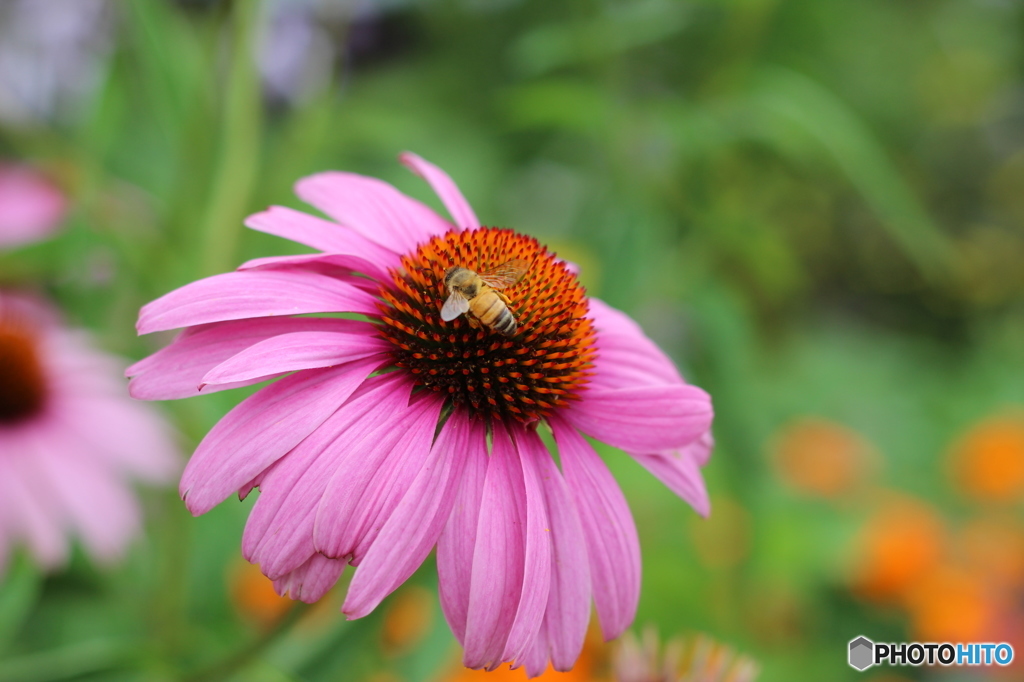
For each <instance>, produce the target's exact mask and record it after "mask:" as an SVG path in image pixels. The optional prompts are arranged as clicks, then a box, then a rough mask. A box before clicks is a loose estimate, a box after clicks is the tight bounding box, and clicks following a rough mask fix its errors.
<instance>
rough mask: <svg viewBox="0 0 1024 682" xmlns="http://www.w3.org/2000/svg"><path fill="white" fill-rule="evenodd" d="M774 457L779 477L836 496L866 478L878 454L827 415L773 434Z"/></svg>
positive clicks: (809, 490)
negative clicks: (825, 417) (826, 417)
mask: <svg viewBox="0 0 1024 682" xmlns="http://www.w3.org/2000/svg"><path fill="white" fill-rule="evenodd" d="M771 453H772V461H773V463H774V464H775V470H776V472H777V473H778V475H779V477H780V478H781V479H782V480H783V481H785V482H786V483H787V484H788V485H790V486H791V487H793V488H795V489H796V490H798V491H800V492H802V493H805V494H807V495H813V496H817V497H824V498H828V499H831V498H836V497H840V496H842V495H845V494H847V493H849V492H850V491H852V490H853V489H855V488H856V487H857V486H858V485H859V484H860V483H862V482H863V481H864V479H865V478H866V476H867V474H868V473H869V471H870V469H871V468H872V465H873V463H874V460H875V459H876V456H875V454H874V450H873V449H872V447H871V445H870V443H868V442H867V440H865V439H864V438H863V437H861V436H860V435H859V434H858V433H857V432H855V431H853V430H852V429H849V428H847V427H845V426H843V425H842V424H838V423H836V422H833V421H829V420H827V419H820V418H816V417H806V418H801V419H798V420H796V421H794V422H791V423H790V424H788V425H787V426H785V427H783V428H782V429H781V430H780V431H779V432H778V433H777V434H776V435H775V437H774V438H773V442H772V445H771Z"/></svg>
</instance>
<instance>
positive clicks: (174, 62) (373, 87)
mask: <svg viewBox="0 0 1024 682" xmlns="http://www.w3.org/2000/svg"><path fill="white" fill-rule="evenodd" d="M30 5H31V6H34V7H35V9H31V10H30V9H29V6H30ZM40 7H45V10H41V9H40ZM34 32H35V33H34ZM1022 35H1024V4H1022V3H1020V2H1019V1H1018V0H827V1H826V0H691V1H679V2H674V1H671V0H629V1H612V0H605V1H599V0H569V1H567V2H562V3H554V2H545V1H542V0H438V1H433V2H413V1H411V0H379V1H376V2H375V1H372V0H366V1H364V2H355V1H351V2H349V1H342V0H338V1H335V2H331V1H329V0H320V1H317V0H294V1H290V2H289V1H286V0H268V1H266V2H259V1H257V0H253V1H251V2H250V1H248V0H235V1H234V2H229V1H228V0H206V1H204V0H188V1H186V0H179V1H177V2H172V1H171V0H134V1H132V0H123V1H117V0H111V1H109V2H102V1H95V2H93V1H91V0H81V2H79V1H78V0H3V1H2V2H0V157H2V158H4V159H5V160H7V161H21V162H27V163H31V164H33V165H35V166H36V167H38V168H40V169H42V170H43V171H44V172H45V173H47V174H48V175H50V176H51V177H52V178H53V179H54V180H55V181H57V182H58V183H59V184H60V185H61V186H62V187H63V189H64V190H65V191H66V192H67V193H68V195H69V197H70V199H71V202H72V203H71V206H72V207H71V211H70V214H69V217H68V219H67V224H66V228H65V229H64V231H63V232H62V233H61V234H60V235H59V236H58V237H56V238H55V239H53V240H51V241H49V242H47V243H44V244H39V245H35V246H31V247H27V248H24V249H21V250H18V251H15V252H9V253H4V254H2V255H0V282H2V283H4V284H7V285H10V284H17V285H19V286H25V285H26V283H31V284H34V285H35V286H39V287H45V289H46V291H47V292H48V293H49V294H50V295H51V296H53V297H54V298H55V299H56V300H58V301H59V302H60V304H61V305H62V307H63V309H64V310H65V312H66V315H67V317H68V319H69V320H71V321H73V322H74V323H75V324H78V325H80V326H84V327H87V328H89V329H91V330H92V331H93V332H94V333H95V334H96V335H97V336H98V338H99V339H100V343H101V345H103V346H104V347H105V348H107V349H109V350H111V351H114V352H117V353H119V354H121V355H123V356H125V357H126V358H137V357H141V356H143V355H145V354H147V353H149V352H152V351H153V350H155V349H156V348H158V347H160V346H161V345H163V344H164V343H166V341H167V337H164V338H145V339H141V340H140V339H137V338H136V337H135V334H134V329H133V324H134V319H135V315H136V313H137V310H138V308H139V306H140V305H141V304H143V303H145V302H146V301H148V300H151V299H152V298H155V297H156V296H159V295H161V294H163V293H165V292H167V291H169V290H170V289H172V288H174V287H177V286H180V285H182V284H185V283H186V282H189V281H191V280H193V279H195V278H197V277H200V276H204V275H208V274H213V273H216V272H221V271H224V270H227V269H230V268H233V267H234V266H235V265H237V264H238V263H240V262H241V261H242V260H243V259H245V258H250V257H258V256H268V255H279V254H283V253H289V252H296V250H297V248H298V247H296V246H295V245H293V244H290V243H287V242H284V241H283V240H279V239H275V238H273V237H269V236H265V235H260V234H256V233H252V232H248V231H245V230H243V228H242V219H243V218H244V216H246V215H247V214H249V213H252V212H255V211H257V210H260V209H262V208H264V207H266V206H267V205H268V204H272V203H278V204H285V205H292V206H297V205H298V204H297V203H296V200H295V199H294V197H293V195H292V193H291V184H292V182H294V181H295V180H296V179H297V178H299V177H301V176H303V175H306V174H309V173H312V172H315V171H320V170H325V169H332V168H333V169H344V170H349V171H355V172H359V173H364V174H367V175H373V176H377V177H381V178H384V179H386V180H388V181H389V182H392V183H394V184H395V185H396V186H397V187H398V188H399V189H401V190H402V191H404V192H407V193H409V194H411V195H413V196H415V197H417V198H420V199H422V200H423V201H425V202H427V203H428V204H429V205H431V206H434V207H437V208H438V209H440V205H439V203H438V202H437V200H436V198H435V197H434V196H433V195H432V194H431V193H430V191H429V188H427V187H426V185H425V184H424V183H423V182H422V181H421V180H419V179H418V178H415V177H413V176H412V175H411V174H409V173H408V172H407V171H406V170H405V169H404V168H402V167H401V166H400V165H399V164H398V163H397V162H396V156H397V154H398V153H399V152H401V151H404V150H411V151H415V152H416V153H418V154H420V155H422V156H424V157H425V158H427V159H429V160H431V161H433V162H434V163H437V164H438V165H440V166H441V167H443V168H444V169H445V170H447V171H448V172H449V173H450V174H451V175H452V177H453V178H454V179H455V180H456V182H458V183H459V185H460V187H461V188H462V190H463V192H464V194H465V195H466V196H467V198H468V199H469V201H470V202H471V203H472V204H473V206H474V207H475V209H476V212H477V214H478V215H479V216H480V218H481V220H482V221H483V222H484V223H485V224H487V225H496V226H507V227H513V228H515V229H517V230H520V231H523V232H526V233H529V234H532V235H535V236H537V237H538V238H540V239H541V240H542V241H544V242H546V243H548V244H549V245H550V246H551V247H552V248H553V249H555V250H556V251H557V252H558V253H559V255H561V256H563V257H565V258H567V259H569V260H572V261H575V262H577V263H579V264H580V266H581V267H582V274H581V278H582V280H583V282H584V284H585V285H586V286H587V287H588V289H589V291H590V293H591V294H593V295H595V296H598V297H601V298H603V299H605V300H607V301H608V302H609V303H611V304H613V305H615V306H617V307H620V308H622V309H624V310H626V311H627V312H629V313H630V314H631V315H633V316H634V317H635V318H636V319H638V320H639V321H640V323H641V324H642V325H643V327H644V328H645V330H646V331H647V332H648V334H649V335H650V336H651V337H652V338H654V339H655V341H657V342H658V343H659V344H660V345H661V346H662V347H663V348H665V349H666V350H667V351H668V352H669V353H670V355H672V356H673V358H674V359H675V360H676V361H677V362H678V363H679V365H680V367H681V368H682V369H683V371H684V373H685V374H686V375H687V377H688V378H689V379H690V380H692V381H693V382H694V383H697V384H699V385H700V386H702V387H704V388H706V389H707V390H709V392H710V393H711V394H712V396H713V398H714V401H715V406H716V414H717V418H716V421H715V435H716V438H717V442H718V446H717V448H716V450H715V453H714V456H713V457H712V460H711V463H710V465H709V467H708V468H707V469H706V472H707V475H708V483H709V488H710V492H711V499H712V505H713V511H712V517H711V519H710V520H707V521H704V520H701V519H699V518H698V517H697V516H696V514H694V513H693V512H692V511H691V510H690V509H689V508H688V507H687V506H686V505H685V504H684V503H682V502H681V501H679V500H678V499H676V498H675V497H674V496H673V495H672V494H671V493H669V492H668V491H667V490H666V489H664V488H663V487H662V486H661V485H660V484H659V483H658V482H657V481H656V480H654V479H653V478H652V477H650V476H648V475H647V474H646V473H645V472H644V471H643V470H642V469H641V468H640V467H639V466H636V465H635V464H634V463H633V462H631V461H627V458H626V457H624V456H622V455H621V453H616V452H613V451H610V450H609V451H606V452H603V453H602V454H604V455H606V461H608V463H609V465H610V466H611V467H612V468H613V471H614V472H615V474H616V476H617V477H618V478H619V480H620V482H621V483H622V486H623V488H624V489H625V492H626V496H627V498H628V499H629V500H630V503H631V506H632V509H633V511H634V514H635V517H636V521H637V525H638V528H639V532H640V537H641V544H642V548H643V558H644V587H643V593H642V597H641V602H640V610H639V613H638V616H637V626H638V627H641V626H643V625H645V624H653V625H654V626H656V627H657V628H658V630H659V631H660V632H661V633H662V634H663V635H664V636H670V635H673V634H677V633H681V634H685V633H692V632H703V633H707V634H709V635H711V636H713V637H715V638H716V639H718V640H719V641H722V642H725V643H728V644H729V645H731V646H733V647H735V648H737V649H739V650H741V651H744V652H746V653H748V654H749V655H751V656H753V657H754V658H756V659H757V660H758V661H759V663H760V665H761V667H762V675H761V677H760V679H761V680H762V681H763V682H783V681H791V680H837V681H839V680H855V679H871V680H875V681H877V682H882V680H886V681H888V682H895V680H925V679H943V680H968V679H997V678H998V679H1021V677H1020V676H1021V675H1022V674H1024V673H1021V672H1020V671H1021V670H1022V668H1019V667H1015V669H1014V670H1010V671H1003V673H1004V674H1003V675H1002V677H992V678H989V677H986V676H985V675H984V674H983V673H981V672H977V671H970V670H968V671H967V672H965V671H959V672H952V673H950V672H949V671H937V670H927V669H912V668H907V669H903V670H895V671H894V672H898V673H899V676H895V675H893V674H889V675H887V676H886V675H881V674H878V673H876V674H874V675H872V674H870V671H869V673H864V674H861V673H856V672H855V671H853V670H852V669H850V668H849V667H848V666H847V664H846V643H847V641H848V640H850V639H852V638H853V637H855V636H857V635H862V634H863V635H867V636H869V637H871V638H872V639H874V640H876V641H904V640H912V639H924V640H938V641H944V640H952V641H1010V642H1014V643H1018V644H1019V646H1018V655H1024V648H1022V647H1024V636H1022V633H1024V600H1022V588H1024V530H1022V528H1024V517H1022V515H1021V506H1020V501H1021V499H1022V498H1024V418H1022V417H1021V414H1022V412H1021V411H1020V410H1024V408H1022V407H1021V406H1024V316H1022V314H1021V313H1022V311H1024V191H1022V190H1024V80H1022V68H1024V50H1022V47H1024V43H1022V40H1021V37H1022ZM12 55H13V56H12ZM243 395H245V392H244V391H231V392H227V393H220V394H215V395H211V396H206V397H202V398H196V399H192V400H190V401H183V402H181V403H180V404H167V405H164V406H163V407H164V408H165V412H166V413H167V414H168V415H169V416H170V417H171V418H173V419H174V420H175V423H176V424H177V426H178V428H179V429H180V431H181V433H182V434H183V435H182V442H183V452H186V453H187V452H190V451H191V448H192V447H194V445H195V443H196V442H198V439H199V438H201V437H202V435H203V434H204V433H205V432H206V431H207V430H208V429H209V427H210V426H211V425H212V424H214V423H215V422H216V421H217V419H218V418H219V417H220V416H222V415H223V414H224V412H225V411H226V410H227V409H229V408H230V407H231V406H232V405H233V404H235V403H236V402H237V401H239V400H240V399H241V398H242V397H243ZM251 503H252V500H251V499H250V500H248V501H247V502H246V503H238V502H235V501H232V500H229V501H228V502H226V503H224V504H222V505H221V506H220V507H218V508H217V509H216V510H214V511H213V512H211V513H210V514H208V515H206V516H204V517H202V518H199V519H192V518H191V517H190V516H189V515H188V513H187V512H186V511H185V509H184V507H183V505H182V504H181V503H180V501H179V500H178V499H177V496H176V494H175V492H174V491H173V490H166V491H162V490H160V491H157V490H152V491H148V492H147V493H146V508H147V513H148V521H147V524H148V526H147V527H148V534H147V536H146V537H145V538H143V539H141V540H140V541H138V542H137V543H136V545H135V548H134V550H133V552H132V553H131V555H130V557H129V559H128V560H127V561H126V562H125V563H124V564H123V565H121V566H119V567H116V568H114V569H112V570H103V569H99V568H96V567H93V566H92V565H91V564H90V563H89V562H88V561H87V560H86V558H85V557H84V556H81V555H79V556H76V559H75V560H74V561H73V563H72V565H71V566H70V567H69V568H68V569H67V570H66V571H63V572H60V573H57V574H55V575H49V576H41V575H39V574H38V572H37V571H36V570H35V569H34V568H33V567H32V566H31V565H30V563H29V562H28V561H27V560H23V561H21V562H19V563H17V564H15V566H14V567H13V568H12V569H11V570H10V571H9V572H8V574H7V575H6V577H5V578H4V584H3V586H2V587H0V680H19V681H23V680H63V679H89V680H107V679H110V680H149V679H153V680H176V679H186V678H188V679H222V678H225V677H232V676H233V679H238V680H268V681H277V680H282V681H283V680H309V681H310V682H313V681H319V680H343V679H346V680H347V679H371V678H372V679H375V680H380V681H398V680H444V679H456V677H455V676H456V675H457V669H458V657H459V652H458V650H457V647H456V646H455V644H454V641H453V639H452V637H451V635H450V633H449V632H448V630H447V628H446V627H445V626H444V623H443V619H442V618H441V616H440V614H439V608H438V606H437V604H436V597H434V596H430V597H429V598H425V597H424V596H423V595H432V593H433V592H434V591H435V587H434V584H435V583H436V577H435V571H434V568H433V565H432V562H430V561H428V563H427V565H426V566H425V567H424V569H423V570H421V571H420V572H419V573H418V574H417V577H416V578H415V579H414V580H413V585H412V586H411V587H410V588H409V589H407V590H404V591H402V592H400V593H399V594H397V595H396V596H394V597H392V598H391V599H390V600H389V601H388V602H386V603H385V608H384V609H383V611H382V613H381V614H377V615H374V616H371V617H370V618H368V619H367V620H366V621H358V622H354V623H346V622H344V621H343V620H342V618H341V616H340V615H339V614H337V613H336V607H337V605H338V600H337V599H334V600H333V601H332V602H331V600H328V601H329V602H331V603H330V604H329V606H330V607H331V608H325V609H322V608H319V607H314V608H313V610H312V612H310V613H307V614H304V615H303V616H302V619H301V621H300V622H299V623H298V625H297V626H296V627H295V628H294V629H292V630H291V631H290V632H289V633H287V634H281V633H280V632H279V630H282V629H283V628H282V626H281V623H280V621H278V620H276V619H277V618H278V614H279V613H280V611H281V609H280V606H279V605H278V604H277V602H276V601H275V600H274V598H272V597H268V596H267V595H266V594H265V588H266V587H267V586H266V585H263V584H261V583H260V582H259V581H260V580H262V579H261V578H259V577H258V576H253V575H252V574H250V573H246V572H245V571H244V568H243V567H242V565H241V559H240V556H239V555H240V552H239V544H240V536H241V528H242V525H243V523H244V519H245V517H246V515H247V513H248V509H249V507H250V506H251ZM261 590H262V591H261ZM337 591H338V590H336V592H337ZM332 609H334V611H332ZM285 618H288V616H285ZM261 638H263V639H265V640H266V642H268V644H267V645H266V646H262V641H261ZM239 652H240V654H241V655H239ZM588 652H589V653H588V654H587V662H586V666H587V669H588V670H590V672H589V673H587V674H589V675H591V677H589V678H584V677H583V676H582V674H580V675H577V676H576V677H575V678H573V679H608V677H607V673H606V672H605V663H604V661H605V660H606V658H607V655H608V654H607V650H606V649H605V648H603V647H601V646H598V645H594V646H593V647H592V648H590V649H588ZM236 657H237V658H236ZM190 676H191V677H190ZM459 679H461V678H459ZM467 679H468V678H467ZM473 679H476V678H473ZM492 679H494V680H498V679H507V678H504V677H499V676H498V675H497V674H495V675H494V676H493V677H492ZM566 679H569V677H568V676H566Z"/></svg>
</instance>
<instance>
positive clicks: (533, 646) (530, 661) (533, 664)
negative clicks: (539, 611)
mask: <svg viewBox="0 0 1024 682" xmlns="http://www.w3.org/2000/svg"><path fill="white" fill-rule="evenodd" d="M549 658H551V647H550V646H549V644H548V633H547V631H546V628H545V629H542V630H541V632H539V633H538V634H537V636H536V637H534V638H533V641H532V642H531V643H530V647H529V648H528V649H527V650H526V654H525V655H524V656H523V657H522V659H521V660H520V661H516V662H517V663H522V664H523V667H524V668H526V675H527V676H528V677H539V676H541V675H543V674H544V671H545V670H547V669H548V659H549Z"/></svg>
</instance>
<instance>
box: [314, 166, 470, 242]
mask: <svg viewBox="0 0 1024 682" xmlns="http://www.w3.org/2000/svg"><path fill="white" fill-rule="evenodd" d="M295 193H296V194H297V195H299V198H300V199H302V200H303V201H305V202H306V203H308V204H311V205H313V206H315V207H316V208H318V209H320V210H321V211H323V212H324V213H326V214H327V215H329V216H330V217H331V218H333V219H334V220H337V221H338V222H339V223H341V224H342V225H344V226H346V227H350V228H352V229H353V230H355V231H356V232H358V233H359V234H361V235H363V236H364V237H366V238H367V239H371V240H373V241H375V242H376V243H378V244H380V245H381V246H384V247H386V248H388V249H391V250H392V251H394V252H396V253H409V252H410V251H412V250H413V249H414V248H416V246H417V245H418V244H421V243H422V242H425V241H427V240H428V239H430V238H431V237H433V236H436V235H439V234H444V233H445V232H448V231H449V230H450V229H452V226H451V225H450V224H449V223H448V222H447V221H446V220H443V219H442V218H441V217H440V216H439V215H437V214H436V213H434V212H433V211H431V210H430V209H429V208H427V207H426V206H424V205H423V204H421V203H420V202H418V201H416V200H415V199H412V198H411V197H407V196H406V195H404V194H402V193H401V192H399V191H398V190H397V189H395V188H394V187H392V186H391V185H389V184H388V183H386V182H384V181H382V180H377V179H376V178H369V177H366V176H363V175H356V174H355V173H342V172H338V171H331V172H327V173H319V174H317V175H311V176H310V177H308V178H303V179H302V180H299V181H298V182H297V183H296V184H295Z"/></svg>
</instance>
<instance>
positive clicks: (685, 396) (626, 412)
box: [564, 384, 713, 452]
mask: <svg viewBox="0 0 1024 682" xmlns="http://www.w3.org/2000/svg"><path fill="white" fill-rule="evenodd" d="M712 414H713V413H712V410H711V399H710V398H709V397H708V394H707V393H705V392H704V391H703V390H701V389H699V388H697V387H696V386H690V385H687V384H663V385H658V386H654V385H651V386H633V387H631V388H616V389H604V388H591V389H589V390H588V391H587V395H586V398H585V399H584V400H580V401H578V402H576V403H574V404H573V405H572V406H571V407H570V408H569V409H568V410H565V412H564V415H565V418H566V419H567V420H569V421H570V422H571V423H572V424H573V425H574V426H576V428H578V429H579V430H580V431H583V432H584V433H586V434H587V435H589V436H593V437H594V438H597V439H598V440H600V441H604V442H605V443H608V444H609V445H613V446H615V447H617V448H621V449H623V450H627V451H630V452H660V451H662V450H670V449H673V448H679V447H682V446H684V445H686V444H687V443H691V442H693V441H694V440H696V439H697V438H699V437H700V436H701V435H702V434H704V432H706V431H707V430H708V428H710V426H711V418H712Z"/></svg>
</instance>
